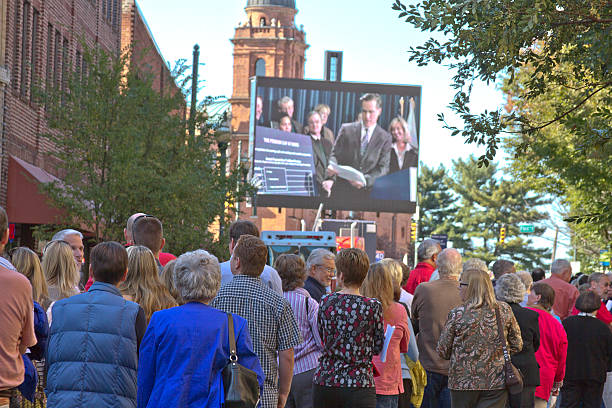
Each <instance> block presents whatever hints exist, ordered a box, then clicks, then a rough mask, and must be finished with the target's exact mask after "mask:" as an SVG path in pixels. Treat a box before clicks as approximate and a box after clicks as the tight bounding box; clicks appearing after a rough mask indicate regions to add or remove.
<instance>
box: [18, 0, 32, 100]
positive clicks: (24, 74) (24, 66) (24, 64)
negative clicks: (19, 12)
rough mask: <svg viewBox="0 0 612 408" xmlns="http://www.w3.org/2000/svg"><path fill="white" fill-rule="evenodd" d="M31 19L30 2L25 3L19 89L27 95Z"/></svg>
mask: <svg viewBox="0 0 612 408" xmlns="http://www.w3.org/2000/svg"><path fill="white" fill-rule="evenodd" d="M29 21H30V3H27V2H26V3H23V19H22V20H21V80H20V81H19V85H20V87H19V91H20V93H21V96H22V97H24V96H26V90H27V88H26V87H27V84H28V37H29V30H28V23H29Z"/></svg>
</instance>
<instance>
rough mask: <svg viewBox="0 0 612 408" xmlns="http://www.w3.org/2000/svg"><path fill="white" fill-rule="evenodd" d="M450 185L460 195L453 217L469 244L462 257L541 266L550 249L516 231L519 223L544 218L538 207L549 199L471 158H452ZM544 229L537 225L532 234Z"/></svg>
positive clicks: (488, 261) (528, 266) (534, 221)
mask: <svg viewBox="0 0 612 408" xmlns="http://www.w3.org/2000/svg"><path fill="white" fill-rule="evenodd" d="M451 185H452V188H453V190H454V191H455V193H456V194H457V195H458V196H459V197H460V201H459V203H458V206H457V210H456V212H455V219H456V222H457V223H459V224H460V225H461V226H462V230H463V233H464V239H465V240H466V242H467V243H468V245H467V246H466V249H465V252H464V257H465V258H471V257H477V258H481V259H483V260H484V261H485V262H487V263H488V264H489V263H490V262H492V261H494V260H495V259H498V258H509V259H511V260H513V261H514V262H517V263H518V264H519V266H520V267H523V268H527V269H531V268H534V267H536V266H542V260H543V259H546V258H549V257H550V250H549V249H546V248H545V249H537V248H534V247H533V241H532V239H531V238H529V237H528V236H525V235H521V234H520V233H519V224H521V223H536V222H538V221H541V220H543V219H546V218H547V215H546V214H544V213H542V212H540V209H539V208H540V207H541V206H543V205H546V204H548V203H550V200H548V199H546V198H544V197H543V196H542V195H538V194H534V193H532V192H530V191H529V190H528V189H527V188H526V186H525V185H524V184H523V183H520V182H517V181H509V180H504V179H499V178H498V174H497V165H495V164H491V165H489V166H488V167H484V166H482V167H478V166H477V160H476V159H475V158H474V157H470V158H469V159H467V160H465V161H464V160H461V159H459V160H456V161H453V178H452V184H451ZM503 225H505V226H506V238H505V243H504V244H503V245H502V244H500V240H499V233H500V230H501V227H502V226H503ZM543 232H544V229H543V228H540V227H536V229H535V232H534V234H542V233H543Z"/></svg>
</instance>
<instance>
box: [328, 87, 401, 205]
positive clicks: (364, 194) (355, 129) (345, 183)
mask: <svg viewBox="0 0 612 408" xmlns="http://www.w3.org/2000/svg"><path fill="white" fill-rule="evenodd" d="M360 100H361V121H359V122H354V123H345V124H343V125H342V127H341V128H340V131H339V132H338V137H337V138H336V144H335V145H334V148H333V149H332V153H331V156H330V159H329V161H330V162H334V163H336V164H338V165H340V166H350V167H352V168H354V169H355V170H358V171H360V172H361V173H362V174H363V175H364V177H365V184H364V183H363V182H361V181H356V180H350V181H349V180H347V179H345V178H342V177H339V176H338V172H337V171H335V170H334V169H333V168H331V166H330V167H328V170H327V179H326V180H325V181H324V182H323V189H324V190H326V191H328V192H329V193H330V198H331V199H332V201H336V200H342V202H343V203H344V202H346V203H352V204H353V205H354V204H355V203H360V202H362V201H360V200H368V199H369V195H370V190H371V189H372V186H373V185H374V181H375V180H376V179H377V178H378V177H380V176H384V175H386V174H387V173H388V172H389V152H390V151H391V140H392V138H391V135H390V134H389V133H388V132H387V131H386V130H384V129H383V128H382V127H380V126H379V125H377V123H376V122H377V121H378V117H379V116H380V114H381V112H382V102H381V99H380V95H378V94H365V95H363V96H362V97H361V99H360Z"/></svg>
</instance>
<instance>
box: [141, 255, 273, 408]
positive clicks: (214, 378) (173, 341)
mask: <svg viewBox="0 0 612 408" xmlns="http://www.w3.org/2000/svg"><path fill="white" fill-rule="evenodd" d="M174 285H175V287H176V290H177V291H178V293H179V295H180V297H181V299H182V300H183V301H184V302H186V303H185V304H184V305H181V306H178V307H173V308H171V309H166V310H161V311H159V312H155V313H154V314H153V317H151V321H150V323H149V326H148V327H147V331H146V333H145V335H144V338H143V339H142V343H141V344H140V355H139V362H138V406H139V407H147V408H156V407H159V408H161V407H164V408H166V407H186V408H191V407H193V408H195V407H214V408H220V407H221V403H222V401H223V399H224V398H223V381H222V379H221V371H222V370H223V368H224V367H225V366H226V365H227V363H228V361H229V341H228V339H229V329H228V327H229V326H228V314H226V313H225V312H222V311H220V310H217V309H215V308H213V307H210V306H208V303H209V302H210V301H211V300H212V299H213V298H214V297H215V296H216V294H217V292H218V291H219V287H220V286H221V271H220V270H219V261H218V260H217V257H215V256H214V255H211V254H209V253H208V252H206V251H204V250H201V249H199V250H197V251H193V252H187V253H185V254H183V255H181V256H180V257H178V259H177V260H176V263H175V266H174ZM231 317H232V320H233V324H234V335H235V338H236V352H237V355H238V361H239V362H240V365H242V366H244V367H246V368H248V369H250V370H253V371H255V372H256V373H257V379H258V381H259V386H260V388H263V379H264V375H263V370H262V369H261V366H260V364H259V360H258V359H257V355H256V354H255V353H254V351H253V346H252V342H251V337H250V335H249V330H248V327H247V322H246V320H244V319H243V318H242V317H240V316H238V315H235V314H232V315H231ZM187 377H189V378H197V379H198V381H195V382H193V383H191V382H185V381H184V380H183V379H184V378H187ZM177 384H178V385H179V387H180V388H179V389H177V388H176V387H177ZM201 384H207V385H208V386H207V387H202V386H201Z"/></svg>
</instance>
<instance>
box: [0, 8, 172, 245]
mask: <svg viewBox="0 0 612 408" xmlns="http://www.w3.org/2000/svg"><path fill="white" fill-rule="evenodd" d="M0 12H3V15H2V16H0V21H6V24H4V26H3V27H1V28H0V30H3V31H2V33H1V34H0V40H2V41H3V44H2V46H0V51H1V52H2V56H0V66H2V65H3V64H5V65H6V67H7V68H8V69H10V72H11V75H10V84H9V85H8V86H7V87H6V92H5V98H4V103H3V104H2V102H3V101H2V98H0V109H2V108H4V109H3V112H4V115H3V116H2V115H0V120H2V125H0V132H3V133H0V142H1V143H0V148H1V151H0V153H1V156H0V158H1V163H2V166H1V171H0V205H2V206H3V207H5V208H6V207H7V199H8V197H7V191H8V185H7V183H8V167H9V166H8V163H9V156H14V157H17V158H19V159H21V160H24V161H26V162H27V163H29V164H32V165H34V166H37V167H40V168H41V169H43V170H45V171H47V172H49V173H51V174H53V175H55V176H58V177H60V178H61V176H62V175H61V174H60V172H59V170H58V168H57V164H58V163H57V162H55V161H54V160H53V159H52V158H50V157H49V156H47V155H46V154H44V153H46V152H49V151H52V149H53V148H54V147H53V146H52V145H51V144H50V143H49V142H48V141H46V140H45V139H43V138H41V137H40V134H41V133H44V132H45V131H46V130H47V128H46V123H45V118H44V109H43V108H42V107H40V106H37V105H36V104H35V103H34V102H33V97H32V90H33V85H34V84H35V82H37V81H41V82H42V83H48V82H49V81H52V82H55V83H58V84H61V81H62V75H65V74H64V73H65V72H67V71H68V70H80V69H83V68H84V67H83V64H84V62H83V58H82V53H81V42H82V41H84V42H85V43H86V44H87V46H89V47H93V46H94V45H96V46H99V47H102V48H103V49H105V50H106V51H108V52H111V53H116V54H118V53H119V52H120V51H121V49H122V47H123V46H126V45H128V44H130V43H133V44H135V45H134V49H135V50H136V51H138V52H135V53H134V58H136V59H135V60H134V61H133V62H134V63H136V65H137V66H139V67H140V68H147V69H150V70H151V72H152V73H153V74H154V75H155V79H156V80H155V82H154V86H155V87H156V88H157V89H162V88H164V87H165V84H166V83H167V84H171V85H170V86H174V84H173V82H172V83H171V78H170V73H169V72H168V69H167V67H166V64H165V62H164V61H163V58H162V56H161V55H160V53H159V50H158V49H157V47H156V46H155V42H154V40H153V37H152V35H151V33H150V31H149V29H148V27H147V26H146V23H145V22H144V19H143V18H142V15H141V14H140V11H139V10H138V7H137V5H136V4H135V2H134V0H0ZM144 49H149V50H150V51H149V52H148V53H147V54H143V53H142V52H141V51H143V50H144ZM140 55H146V57H145V58H143V59H142V60H138V59H137V58H138V56H140ZM0 87H1V85H0ZM0 91H1V88H0ZM12 204H13V205H15V203H12ZM17 205H18V204H17ZM9 221H11V222H19V220H10V219H9ZM20 227H23V228H25V229H28V230H29V227H27V226H20ZM24 233H26V235H27V232H24Z"/></svg>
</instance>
